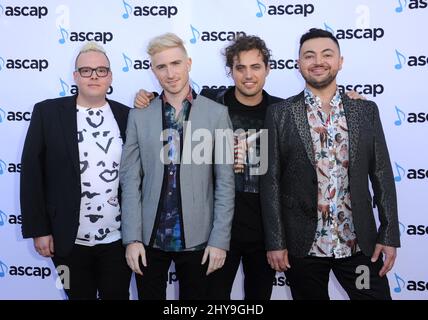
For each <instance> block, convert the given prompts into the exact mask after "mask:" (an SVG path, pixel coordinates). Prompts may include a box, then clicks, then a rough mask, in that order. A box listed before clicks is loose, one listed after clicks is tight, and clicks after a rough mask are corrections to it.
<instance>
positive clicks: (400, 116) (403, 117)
mask: <svg viewBox="0 0 428 320" xmlns="http://www.w3.org/2000/svg"><path fill="white" fill-rule="evenodd" d="M395 112H397V116H398V120H395V122H394V124H395V125H396V126H401V124H402V123H403V121H402V120H406V114H405V113H404V112H403V111H401V110H400V109H398V107H397V106H395Z"/></svg>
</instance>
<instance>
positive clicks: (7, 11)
mask: <svg viewBox="0 0 428 320" xmlns="http://www.w3.org/2000/svg"><path fill="white" fill-rule="evenodd" d="M0 12H1V13H2V14H4V15H5V16H6V17H21V16H22V17H37V18H38V19H42V18H43V17H46V16H47V15H48V13H49V10H48V8H46V7H27V6H22V7H20V6H6V7H3V6H1V5H0Z"/></svg>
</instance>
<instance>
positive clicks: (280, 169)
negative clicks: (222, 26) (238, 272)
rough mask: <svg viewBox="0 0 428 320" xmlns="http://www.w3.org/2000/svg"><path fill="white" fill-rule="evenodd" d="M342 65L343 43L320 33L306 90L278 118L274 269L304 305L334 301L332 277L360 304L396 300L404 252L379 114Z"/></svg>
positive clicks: (302, 60) (312, 40) (270, 201)
mask: <svg viewBox="0 0 428 320" xmlns="http://www.w3.org/2000/svg"><path fill="white" fill-rule="evenodd" d="M342 63H343V58H342V56H341V55H340V48H339V43H338V41H337V39H336V38H335V37H334V36H333V35H332V34H331V33H330V32H328V31H325V30H322V29H311V30H310V31H309V32H307V33H305V34H304V35H303V36H302V37H301V39H300V50H299V61H298V64H299V70H300V73H301V74H302V76H303V78H304V79H305V81H306V88H305V89H304V91H303V92H301V93H300V94H298V95H296V96H293V97H290V98H288V99H287V100H285V101H284V102H280V103H278V104H277V105H274V106H271V107H270V108H269V109H268V112H267V116H266V123H265V125H266V128H267V129H268V130H269V139H268V140H269V156H268V159H269V161H268V164H269V165H268V171H267V174H266V175H265V176H263V177H262V179H261V199H262V209H263V210H262V213H263V215H262V216H263V221H264V226H265V230H269V232H266V234H265V235H266V245H267V249H268V260H269V263H270V265H271V266H272V268H274V269H275V270H277V271H285V270H287V279H288V280H289V281H290V288H291V293H292V296H293V298H294V299H321V300H322V299H329V296H328V280H329V273H330V271H331V270H332V271H333V272H334V274H335V276H336V278H337V280H338V281H339V283H340V284H341V285H342V286H343V287H344V289H345V291H346V292H347V293H348V295H349V297H350V299H382V300H383V299H385V300H387V299H391V296H390V291H389V285H388V280H387V278H386V277H385V274H386V273H387V272H388V271H389V270H391V268H392V266H393V264H394V261H395V258H396V247H399V246H400V239H399V229H398V216H397V200H396V193H395V184H394V179H393V174H392V169H391V164H390V159H389V154H388V149H387V146H386V142H385V137H384V134H383V130H382V124H381V121H380V118H379V111H378V108H377V106H376V104H375V103H374V102H372V101H367V100H360V99H356V100H350V99H349V98H348V97H347V96H346V95H343V94H340V93H339V90H338V88H337V84H336V76H337V74H338V72H339V70H340V69H341V68H342ZM368 178H370V180H371V185H372V189H373V192H374V197H373V201H372V197H371V195H370V191H369V182H368ZM372 205H373V206H377V207H378V212H379V220H380V226H379V228H378V229H377V230H376V224H375V220H374V217H373V211H372ZM345 221H346V223H345ZM382 255H384V256H385V261H383V260H382ZM362 272H363V274H362Z"/></svg>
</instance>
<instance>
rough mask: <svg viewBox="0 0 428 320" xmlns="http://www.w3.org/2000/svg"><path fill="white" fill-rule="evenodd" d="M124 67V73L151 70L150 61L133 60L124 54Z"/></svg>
mask: <svg viewBox="0 0 428 320" xmlns="http://www.w3.org/2000/svg"><path fill="white" fill-rule="evenodd" d="M122 57H123V61H124V64H125V65H124V66H123V68H122V71H123V72H129V70H131V69H134V70H148V69H150V60H148V59H145V60H138V59H135V60H134V59H131V58H130V57H129V56H128V55H126V54H125V53H122Z"/></svg>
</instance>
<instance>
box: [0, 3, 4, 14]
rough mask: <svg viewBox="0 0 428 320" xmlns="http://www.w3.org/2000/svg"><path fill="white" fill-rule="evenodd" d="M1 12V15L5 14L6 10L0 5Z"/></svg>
mask: <svg viewBox="0 0 428 320" xmlns="http://www.w3.org/2000/svg"><path fill="white" fill-rule="evenodd" d="M0 11H1V14H3V13H4V8H3V6H2V5H1V4H0Z"/></svg>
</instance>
